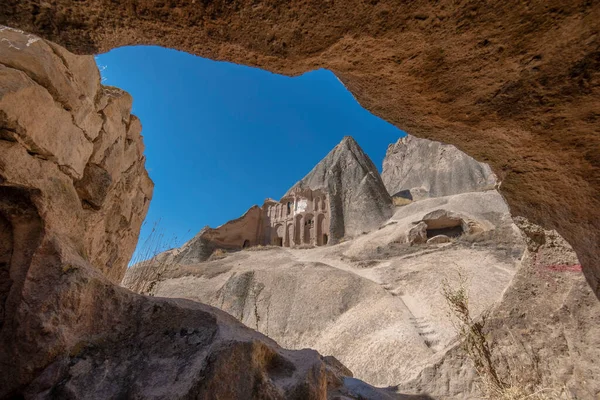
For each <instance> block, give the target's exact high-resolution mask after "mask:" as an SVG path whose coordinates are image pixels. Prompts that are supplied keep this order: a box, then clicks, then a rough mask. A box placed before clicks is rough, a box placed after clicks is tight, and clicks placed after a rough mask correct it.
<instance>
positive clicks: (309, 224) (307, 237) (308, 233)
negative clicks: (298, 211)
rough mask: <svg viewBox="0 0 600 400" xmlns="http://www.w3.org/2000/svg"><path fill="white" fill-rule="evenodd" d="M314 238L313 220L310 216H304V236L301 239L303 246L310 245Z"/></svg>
mask: <svg viewBox="0 0 600 400" xmlns="http://www.w3.org/2000/svg"><path fill="white" fill-rule="evenodd" d="M314 238H315V219H314V216H313V215H312V214H306V215H305V216H304V235H303V238H302V243H303V244H312V243H313V239H314Z"/></svg>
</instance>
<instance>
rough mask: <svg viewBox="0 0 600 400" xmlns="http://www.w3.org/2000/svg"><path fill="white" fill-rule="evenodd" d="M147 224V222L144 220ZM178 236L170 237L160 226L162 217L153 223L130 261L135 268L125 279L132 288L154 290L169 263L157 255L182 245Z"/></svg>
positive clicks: (125, 282) (133, 289)
mask: <svg viewBox="0 0 600 400" xmlns="http://www.w3.org/2000/svg"><path fill="white" fill-rule="evenodd" d="M144 224H146V222H144ZM179 242H180V241H179V240H178V238H177V237H176V236H173V237H170V238H168V237H167V236H166V235H165V232H164V231H163V229H162V228H161V227H160V219H159V220H158V221H156V222H154V224H153V225H152V230H151V231H150V233H149V234H148V236H146V239H145V240H144V242H142V243H141V244H140V243H138V247H137V248H136V250H135V253H134V254H133V257H132V258H131V261H130V262H129V268H134V270H133V273H132V274H130V275H129V277H128V279H127V281H123V284H125V285H126V286H127V287H128V288H129V289H130V290H132V291H134V292H137V293H140V294H148V293H150V292H151V291H152V289H153V288H154V286H155V285H156V283H157V281H158V280H159V279H160V276H161V274H162V273H163V272H164V271H165V269H166V267H167V264H166V263H165V262H162V261H161V260H159V259H157V257H156V256H157V255H158V254H160V253H162V252H164V251H166V250H169V249H173V248H176V247H179V246H180V243H179Z"/></svg>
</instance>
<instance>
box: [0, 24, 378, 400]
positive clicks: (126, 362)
mask: <svg viewBox="0 0 600 400" xmlns="http://www.w3.org/2000/svg"><path fill="white" fill-rule="evenodd" d="M130 110H131V97H130V96H129V95H128V94H126V93H125V92H123V91H121V90H119V89H115V88H110V87H105V86H102V85H101V84H100V76H99V73H98V70H97V68H96V66H95V63H94V59H93V57H91V56H75V55H73V54H71V53H69V52H67V51H66V50H65V49H63V48H61V47H59V46H57V45H55V44H53V43H50V42H46V41H44V40H41V39H39V38H37V37H35V36H33V35H28V34H24V33H22V32H20V31H17V30H13V29H9V28H0V398H61V399H80V398H89V399H106V398H154V399H183V398H202V399H208V398H227V399H229V398H232V399H233V398H247V395H248V393H253V396H254V397H257V398H269V399H283V398H285V399H288V398H292V399H324V398H327V397H328V396H334V395H335V394H336V393H338V394H339V393H348V390H350V389H349V388H345V386H344V377H345V376H351V372H350V371H348V370H347V369H346V368H345V367H344V366H342V365H341V364H340V363H339V362H337V361H336V360H335V359H333V358H323V357H321V356H320V355H319V354H318V353H316V352H315V351H312V350H303V351H295V352H292V351H287V350H284V349H282V348H280V347H279V346H278V345H277V344H276V343H275V342H273V341H272V340H270V339H268V338H266V337H265V336H263V335H261V334H259V333H257V332H254V331H252V330H250V329H247V328H245V327H244V326H243V325H242V324H240V323H239V322H237V321H235V320H234V319H233V318H232V317H230V316H228V315H227V314H224V313H222V312H220V311H218V310H216V309H213V308H211V307H208V306H205V305H202V304H198V303H192V302H186V301H177V300H165V299H154V298H150V297H144V296H139V295H136V294H133V293H132V292H130V291H128V290H126V289H124V288H120V287H118V286H117V285H115V282H118V281H120V280H121V278H122V276H123V274H124V272H125V269H126V264H127V261H128V260H129V258H130V257H131V254H132V252H133V249H134V246H135V244H136V240H137V236H138V234H139V229H140V225H141V221H142V219H143V218H144V216H145V214H146V211H147V209H148V204H149V200H150V197H151V195H152V182H151V181H150V179H149V178H148V175H147V174H146V170H145V168H144V161H145V160H144V156H143V144H142V138H141V136H140V130H141V125H140V122H139V120H137V118H135V117H134V116H132V115H130ZM99 376H103V377H105V378H106V379H98V377H99ZM232 382H235V384H232ZM362 385H364V390H371V389H369V387H368V385H365V384H362ZM359 386H360V384H359ZM372 390H375V389H372ZM376 393H377V391H376ZM350 397H351V398H353V396H350Z"/></svg>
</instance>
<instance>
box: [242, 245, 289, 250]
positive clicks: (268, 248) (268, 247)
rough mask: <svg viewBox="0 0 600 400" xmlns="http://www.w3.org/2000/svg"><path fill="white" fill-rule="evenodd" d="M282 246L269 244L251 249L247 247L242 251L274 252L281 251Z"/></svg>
mask: <svg viewBox="0 0 600 400" xmlns="http://www.w3.org/2000/svg"><path fill="white" fill-rule="evenodd" d="M280 248H281V247H280V246H275V245H272V244H268V245H264V246H263V245H262V244H259V245H256V246H251V247H246V248H244V249H243V250H242V251H263V250H274V249H280Z"/></svg>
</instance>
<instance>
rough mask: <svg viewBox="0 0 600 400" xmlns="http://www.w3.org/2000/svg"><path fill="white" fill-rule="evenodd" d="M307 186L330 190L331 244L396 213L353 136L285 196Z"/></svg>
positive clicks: (377, 226) (372, 227) (328, 191)
mask: <svg viewBox="0 0 600 400" xmlns="http://www.w3.org/2000/svg"><path fill="white" fill-rule="evenodd" d="M304 189H310V190H322V191H324V192H327V193H328V196H329V213H330V222H329V232H330V236H331V243H336V242H337V241H339V240H340V239H342V238H344V237H352V236H356V235H360V234H361V233H363V232H369V231H371V230H373V229H377V228H379V227H380V226H381V224H382V223H383V222H384V221H386V220H387V219H388V218H390V217H391V216H392V209H393V205H392V199H391V197H390V195H389V194H388V193H387V190H386V189H385V186H384V185H383V182H382V181H381V177H380V176H379V172H378V171H377V168H375V165H374V164H373V162H372V161H371V160H370V159H369V157H368V156H367V155H366V154H365V153H364V152H363V151H362V149H361V148H360V146H359V145H358V144H357V143H356V141H355V140H354V139H353V138H352V137H350V136H346V137H345V138H344V139H343V140H342V141H341V142H340V143H339V144H338V145H337V146H336V147H335V148H334V149H333V150H331V152H329V154H327V156H325V158H324V159H323V160H321V161H320V162H319V163H318V164H317V165H316V166H315V167H314V168H313V169H312V171H310V172H309V173H308V175H306V176H305V177H304V178H302V180H300V181H299V182H298V183H296V184H295V185H294V186H292V188H291V189H290V190H288V192H287V193H286V194H285V196H290V195H291V194H292V193H293V192H294V191H296V190H299V191H302V190H304ZM285 196H284V197H285Z"/></svg>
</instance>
